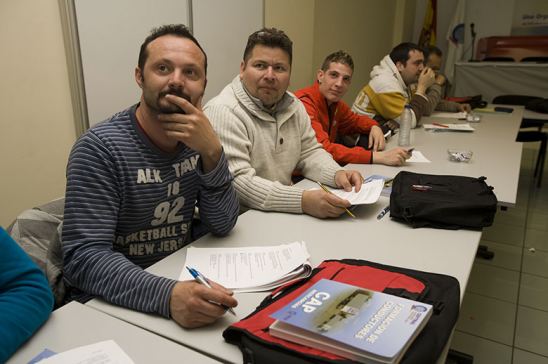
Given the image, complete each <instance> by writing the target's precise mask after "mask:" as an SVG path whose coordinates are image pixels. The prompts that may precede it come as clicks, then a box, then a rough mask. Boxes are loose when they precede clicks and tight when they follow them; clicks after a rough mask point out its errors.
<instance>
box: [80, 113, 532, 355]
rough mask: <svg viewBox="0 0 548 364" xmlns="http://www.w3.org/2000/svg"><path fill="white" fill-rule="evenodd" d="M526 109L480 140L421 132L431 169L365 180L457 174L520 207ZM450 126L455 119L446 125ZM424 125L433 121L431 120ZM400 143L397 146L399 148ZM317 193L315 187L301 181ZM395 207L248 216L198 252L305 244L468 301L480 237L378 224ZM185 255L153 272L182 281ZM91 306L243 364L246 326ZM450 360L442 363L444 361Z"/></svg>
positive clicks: (315, 254) (251, 297)
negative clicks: (465, 157)
mask: <svg viewBox="0 0 548 364" xmlns="http://www.w3.org/2000/svg"><path fill="white" fill-rule="evenodd" d="M521 115H522V109H516V110H515V111H514V113H512V114H493V115H490V114H484V115H483V119H482V121H481V123H479V124H474V127H475V128H476V129H477V130H476V132H474V133H469V134H465V133H437V134H430V133H426V132H425V131H424V130H421V129H419V130H415V131H414V132H413V141H414V144H413V145H414V146H415V147H416V148H417V149H418V150H420V151H422V152H424V153H425V154H426V156H427V157H428V158H429V159H431V160H432V161H433V163H429V164H420V165H416V166H406V167H402V168H395V167H386V166H378V165H354V166H351V167H356V168H358V169H360V170H362V172H363V173H364V174H365V175H369V174H383V175H387V176H393V175H395V174H396V173H397V172H398V171H399V170H402V169H407V170H413V171H418V172H423V173H438V174H449V173H451V174H457V175H459V174H460V175H472V176H481V175H485V176H487V177H488V182H489V183H490V184H492V185H494V186H495V191H496V193H497V196H498V197H499V200H501V202H502V203H504V204H507V205H512V204H515V200H516V192H517V181H518V177H519V164H520V161H521V144H520V143H515V142H514V140H515V135H516V133H517V131H518V128H519V123H520V122H521ZM442 121H444V122H446V121H447V120H442ZM424 122H428V120H425V121H424ZM396 142H397V141H396V138H394V140H393V141H391V142H390V143H396ZM449 147H455V148H469V149H472V150H473V151H474V159H473V160H472V161H471V163H469V164H464V163H462V164H457V163H453V162H449V161H448V159H447V148H449ZM301 184H303V185H307V184H308V186H313V184H312V183H311V182H310V181H303V182H301ZM386 205H388V198H386V197H381V199H380V200H379V201H378V202H377V203H375V204H373V205H364V206H358V207H357V208H356V209H355V210H354V213H355V214H356V216H357V218H356V219H351V218H349V217H348V216H346V215H342V216H341V217H340V218H338V219H332V220H320V219H316V218H314V217H311V216H307V215H293V214H282V213H272V212H270V213H268V212H260V211H253V210H251V211H248V212H247V213H245V214H243V215H241V216H240V218H239V220H238V224H237V225H236V227H235V228H234V230H233V231H232V233H231V234H230V235H229V236H228V237H225V238H216V237H213V236H205V237H204V238H202V239H200V240H198V241H197V242H194V243H193V244H192V245H193V246H195V247H215V246H222V247H231V246H257V245H272V244H279V243H283V242H292V241H296V240H304V241H306V243H307V246H308V250H309V252H310V254H311V260H312V263H313V265H314V266H316V265H318V264H319V263H320V262H321V261H323V260H325V259H342V258H358V259H365V260H370V261H375V262H378V263H383V264H388V265H395V266H401V267H406V268H413V269H417V270H423V271H429V272H435V273H443V274H448V275H451V276H454V277H455V278H457V279H458V281H459V283H460V287H461V301H462V296H463V294H464V290H465V287H466V285H467V283H468V278H469V275H470V271H471V268H472V264H473V262H474V258H475V254H476V250H477V247H478V244H479V240H480V237H481V232H479V231H469V230H457V231H450V230H437V229H429V228H422V229H412V228H410V227H409V226H407V225H404V224H401V223H397V222H395V221H392V220H391V219H390V218H389V217H388V215H387V216H386V217H384V218H383V219H382V220H377V219H376V216H377V214H378V213H379V212H380V211H381V210H382V209H383V208H384V207H385V206H386ZM185 255H186V248H183V249H181V250H179V251H177V252H175V253H174V254H172V255H170V256H169V257H167V258H165V259H164V260H162V261H161V262H158V263H157V264H155V265H153V266H152V267H150V268H149V269H148V271H150V272H151V273H155V274H158V275H162V276H166V277H171V278H178V276H179V274H180V272H181V270H182V268H183V266H184V262H185ZM265 296H266V293H245V294H237V295H236V298H237V299H238V302H239V305H238V307H237V308H236V310H235V311H236V312H237V314H238V316H239V318H243V317H245V316H247V315H248V314H249V313H251V312H252V311H253V310H254V309H255V307H256V306H257V305H258V304H259V303H260V302H261V300H262V299H263V298H264V297H265ZM88 305H89V306H91V307H93V308H96V309H98V310H101V311H103V312H105V313H108V314H110V315H113V316H115V317H118V318H120V319H122V320H125V321H128V322H131V323H133V324H134V325H137V326H140V327H142V328H145V329H147V330H149V331H152V332H155V333H157V334H159V335H161V336H164V337H167V338H170V339H171V340H174V341H176V342H180V343H182V344H184V345H186V346H188V347H190V348H193V349H195V350H198V351H200V352H203V353H207V354H208V355H211V356H212V357H213V358H216V359H219V360H222V361H227V362H234V363H239V362H241V361H242V354H241V353H240V350H239V349H238V348H237V347H236V346H234V345H230V344H227V343H225V342H224V340H223V338H222V335H221V333H222V331H223V330H224V329H225V328H226V327H227V326H228V325H230V324H231V323H233V322H235V321H237V320H238V318H235V317H233V316H231V315H225V316H224V317H223V318H222V319H220V320H219V321H217V322H216V323H215V324H213V325H211V326H208V327H204V328H200V329H194V330H186V329H183V328H181V327H179V326H178V325H177V324H176V323H174V322H173V321H170V320H167V319H165V318H161V317H158V316H153V315H149V314H144V313H140V312H136V311H132V310H129V309H125V308H122V307H118V306H114V305H111V304H109V303H106V302H104V301H102V300H100V299H94V300H92V301H90V302H89V303H88ZM444 357H445V356H444V355H442V357H441V359H440V360H441V361H443V360H444Z"/></svg>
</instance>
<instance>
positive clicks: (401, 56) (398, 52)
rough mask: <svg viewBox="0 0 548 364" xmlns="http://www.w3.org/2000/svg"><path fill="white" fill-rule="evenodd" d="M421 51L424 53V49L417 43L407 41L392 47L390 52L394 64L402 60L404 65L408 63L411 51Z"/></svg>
mask: <svg viewBox="0 0 548 364" xmlns="http://www.w3.org/2000/svg"><path fill="white" fill-rule="evenodd" d="M411 51H419V52H421V53H423V51H422V49H421V48H420V47H419V46H418V45H416V44H415V43H411V42H405V43H400V44H398V45H397V46H395V47H394V49H392V51H391V52H390V59H391V60H392V62H394V64H396V63H398V62H400V63H403V65H407V60H408V59H409V52H411Z"/></svg>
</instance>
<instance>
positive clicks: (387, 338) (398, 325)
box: [270, 279, 432, 363]
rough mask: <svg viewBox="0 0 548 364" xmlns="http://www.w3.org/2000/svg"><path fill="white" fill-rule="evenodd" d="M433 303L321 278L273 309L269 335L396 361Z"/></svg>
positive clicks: (372, 359) (347, 354)
mask: <svg viewBox="0 0 548 364" xmlns="http://www.w3.org/2000/svg"><path fill="white" fill-rule="evenodd" d="M431 315H432V306H431V305H428V304H425V303H422V302H417V301H412V300H409V299H405V298H401V297H397V296H393V295H389V294H386V293H382V292H375V291H371V290H367V289H364V288H361V287H357V286H353V285H349V284H345V283H340V282H336V281H331V280H327V279H322V280H320V281H318V282H317V283H316V284H314V285H313V286H312V287H310V289H308V290H307V291H306V292H304V293H303V294H302V295H300V296H299V297H298V298H296V299H295V300H293V301H292V302H291V303H290V304H288V305H286V306H285V307H283V308H282V309H280V310H278V311H276V312H275V313H273V314H272V315H271V317H272V318H274V319H276V321H275V322H274V323H273V324H272V325H271V326H270V334H271V335H272V336H275V337H278V338H281V339H284V340H288V341H292V342H295V343H298V344H301V345H305V346H309V347H313V348H316V349H319V350H323V351H326V352H330V353H333V354H336V355H339V356H341V357H344V358H348V359H352V360H356V361H359V362H362V363H398V362H399V361H400V360H401V358H402V357H403V355H404V354H405V352H406V350H407V349H408V348H409V346H410V345H411V343H412V342H413V340H414V339H415V338H416V337H417V335H418V334H419V333H420V332H421V330H422V329H423V327H424V326H425V325H426V323H427V322H428V319H429V318H430V316H431Z"/></svg>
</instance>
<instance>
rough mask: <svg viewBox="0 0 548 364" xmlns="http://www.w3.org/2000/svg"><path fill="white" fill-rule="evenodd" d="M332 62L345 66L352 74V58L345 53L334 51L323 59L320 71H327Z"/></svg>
mask: <svg viewBox="0 0 548 364" xmlns="http://www.w3.org/2000/svg"><path fill="white" fill-rule="evenodd" d="M333 62H335V63H342V64H345V65H347V66H348V67H350V68H351V69H352V72H354V61H353V60H352V56H350V54H348V53H346V52H345V51H342V50H341V51H336V52H334V53H331V54H330V55H328V56H327V57H325V59H324V61H323V63H322V68H321V70H322V71H327V69H328V68H329V65H330V64H331V63H333Z"/></svg>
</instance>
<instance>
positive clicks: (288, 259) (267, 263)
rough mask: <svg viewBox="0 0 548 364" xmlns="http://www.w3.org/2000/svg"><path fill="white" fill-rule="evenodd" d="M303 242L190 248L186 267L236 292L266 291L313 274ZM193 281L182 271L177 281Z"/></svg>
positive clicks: (188, 274) (185, 271)
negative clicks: (239, 246)
mask: <svg viewBox="0 0 548 364" xmlns="http://www.w3.org/2000/svg"><path fill="white" fill-rule="evenodd" d="M309 259H310V254H309V253H308V250H307V249H306V244H305V242H304V241H296V242H293V243H289V244H282V245H275V246H257V247H241V248H193V247H190V248H188V250H187V253H186V262H185V266H187V267H191V268H194V269H196V270H198V271H199V272H200V273H202V274H203V275H204V276H206V277H207V278H208V279H210V280H212V281H215V282H217V283H219V284H221V285H223V286H225V287H226V288H229V289H231V290H233V291H235V292H260V291H269V290H271V289H274V288H276V287H279V286H281V285H283V284H285V283H287V282H290V281H292V280H294V279H298V278H303V277H308V276H309V275H310V273H311V272H312V266H311V264H310V261H309ZM189 279H193V278H192V276H191V275H190V273H189V272H188V271H187V269H186V268H183V269H182V271H181V275H180V276H179V280H189Z"/></svg>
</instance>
